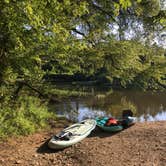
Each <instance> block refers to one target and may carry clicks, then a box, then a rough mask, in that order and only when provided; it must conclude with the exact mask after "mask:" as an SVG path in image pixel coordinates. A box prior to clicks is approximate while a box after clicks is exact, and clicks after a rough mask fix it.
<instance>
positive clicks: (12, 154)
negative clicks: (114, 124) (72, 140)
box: [0, 121, 166, 166]
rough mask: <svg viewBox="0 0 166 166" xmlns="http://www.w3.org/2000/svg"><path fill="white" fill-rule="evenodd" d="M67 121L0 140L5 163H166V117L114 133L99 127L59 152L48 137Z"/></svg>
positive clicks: (1, 158)
mask: <svg viewBox="0 0 166 166" xmlns="http://www.w3.org/2000/svg"><path fill="white" fill-rule="evenodd" d="M65 125H66V124H65V123H61V124H59V125H56V126H52V129H51V130H50V131H48V132H39V133H35V134H32V135H29V136H24V137H19V138H10V139H8V140H7V141H5V142H2V143H0V149H1V150H0V165H1V166H13V165H20V166H30V165H33V166H50V165H55V166H87V165H88V166H110V165H112V166H133V165H135V166H137V165H141V166H149V165H153V166H164V165H165V163H166V121H161V122H145V123H137V124H135V125H134V126H132V127H130V128H128V129H126V130H123V131H122V132H119V133H116V134H114V135H111V134H108V133H104V132H102V131H100V130H97V129H96V130H95V131H94V132H93V133H92V134H91V135H90V136H89V137H88V138H86V139H84V140H83V141H82V142H80V143H77V144H75V145H74V146H72V147H69V148H67V149H64V150H62V151H59V152H55V151H53V150H50V149H48V147H47V141H48V139H49V138H50V137H51V136H52V135H53V134H54V133H56V132H58V131H60V130H61V129H62V128H63V127H64V126H65Z"/></svg>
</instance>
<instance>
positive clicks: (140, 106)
mask: <svg viewBox="0 0 166 166" xmlns="http://www.w3.org/2000/svg"><path fill="white" fill-rule="evenodd" d="M90 92H91V96H88V97H82V98H81V97H79V98H73V99H70V100H67V101H64V102H63V103H61V104H57V105H54V106H53V108H54V110H55V112H56V114H58V115H62V116H65V117H67V118H68V119H71V120H73V121H81V120H83V119H86V118H95V117H99V116H113V117H115V118H120V117H121V115H122V110H124V109H131V110H132V111H133V112H134V116H136V117H137V121H139V122H144V121H162V120H166V92H150V91H148V92H142V91H131V90H130V91H129V90H125V91H112V90H108V89H107V90H102V91H101V90H100V91H99V90H95V89H93V88H92V89H91V90H90Z"/></svg>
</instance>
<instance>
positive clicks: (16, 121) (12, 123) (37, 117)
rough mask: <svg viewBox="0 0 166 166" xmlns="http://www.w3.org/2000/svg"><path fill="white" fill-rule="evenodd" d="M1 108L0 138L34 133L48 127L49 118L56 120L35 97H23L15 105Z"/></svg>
mask: <svg viewBox="0 0 166 166" xmlns="http://www.w3.org/2000/svg"><path fill="white" fill-rule="evenodd" d="M0 108H1V109H0V124H1V125H0V138H2V137H4V136H9V135H26V134H30V133H33V132H35V131H37V130H40V129H42V128H44V127H46V126H47V125H48V119H49V118H55V114H54V113H51V112H48V110H47V107H46V105H45V104H41V101H40V100H39V99H37V98H35V97H27V96H23V97H20V98H19V99H18V101H17V102H16V103H15V104H11V105H8V106H5V105H1V107H0Z"/></svg>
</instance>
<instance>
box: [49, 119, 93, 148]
mask: <svg viewBox="0 0 166 166" xmlns="http://www.w3.org/2000/svg"><path fill="white" fill-rule="evenodd" d="M95 127H96V121H95V120H93V119H87V120H83V121H81V122H80V123H75V124H73V125H71V126H69V127H67V128H65V129H64V130H62V131H61V132H60V133H58V134H57V135H55V136H53V137H52V138H51V139H50V141H49V142H48V146H49V148H51V149H63V148H66V147H68V146H71V145H73V144H75V143H77V142H79V141H81V140H83V139H84V138H86V137H87V136H88V135H89V134H90V133H91V131H92V130H93V129H94V128H95Z"/></svg>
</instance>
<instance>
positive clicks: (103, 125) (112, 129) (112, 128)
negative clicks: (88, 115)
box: [96, 117, 123, 132]
mask: <svg viewBox="0 0 166 166" xmlns="http://www.w3.org/2000/svg"><path fill="white" fill-rule="evenodd" d="M108 119H109V118H108V117H103V118H96V122H97V126H98V127H99V128H101V129H102V130H104V131H107V132H118V131H121V130H123V126H122V125H120V124H116V125H109V126H106V123H107V121H108Z"/></svg>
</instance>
